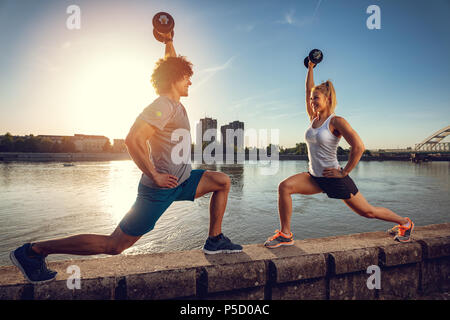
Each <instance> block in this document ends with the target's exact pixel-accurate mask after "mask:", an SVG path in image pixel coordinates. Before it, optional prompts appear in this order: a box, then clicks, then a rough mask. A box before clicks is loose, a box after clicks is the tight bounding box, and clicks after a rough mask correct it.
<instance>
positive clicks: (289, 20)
mask: <svg viewBox="0 0 450 320" xmlns="http://www.w3.org/2000/svg"><path fill="white" fill-rule="evenodd" d="M294 14H295V10H291V11H289V12H287V13H285V14H284V17H283V20H279V21H276V22H277V23H281V24H289V25H294V24H295V19H294Z"/></svg>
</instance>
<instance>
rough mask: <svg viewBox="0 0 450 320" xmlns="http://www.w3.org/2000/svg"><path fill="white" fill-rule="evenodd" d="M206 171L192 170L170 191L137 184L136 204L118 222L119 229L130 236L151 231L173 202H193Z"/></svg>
mask: <svg viewBox="0 0 450 320" xmlns="http://www.w3.org/2000/svg"><path fill="white" fill-rule="evenodd" d="M205 171H206V170H192V171H191V175H190V176H189V178H188V179H187V180H186V181H184V182H183V183H182V184H180V185H179V186H177V187H175V188H172V189H156V188H150V187H147V186H145V185H143V184H142V183H139V187H138V195H137V199H136V202H135V203H134V205H133V207H132V208H131V209H130V211H128V213H127V214H126V215H125V217H123V219H122V221H120V224H119V226H120V229H122V231H123V232H124V233H126V234H128V235H130V236H135V237H137V236H142V235H143V234H145V233H147V232H149V231H151V230H153V228H154V227H155V223H156V221H158V219H159V218H160V217H161V216H162V214H163V213H164V211H166V209H167V208H168V207H169V206H170V205H171V204H172V202H174V201H185V200H188V201H194V199H195V192H196V190H197V186H198V183H199V182H200V179H201V178H202V175H203V173H204V172H205Z"/></svg>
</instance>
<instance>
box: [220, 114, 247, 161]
mask: <svg viewBox="0 0 450 320" xmlns="http://www.w3.org/2000/svg"><path fill="white" fill-rule="evenodd" d="M239 129H241V130H239ZM227 130H232V131H229V134H230V133H232V136H231V137H230V135H228V136H227ZM220 132H221V135H222V136H221V141H222V147H223V154H224V155H225V154H226V153H227V152H226V151H227V149H228V150H233V153H236V152H244V123H243V122H240V121H233V122H230V123H229V124H227V125H224V126H221V127H220ZM230 138H231V139H230Z"/></svg>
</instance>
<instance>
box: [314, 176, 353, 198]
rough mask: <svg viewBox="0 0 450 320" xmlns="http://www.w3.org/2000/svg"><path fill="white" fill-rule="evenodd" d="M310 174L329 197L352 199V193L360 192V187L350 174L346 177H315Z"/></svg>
mask: <svg viewBox="0 0 450 320" xmlns="http://www.w3.org/2000/svg"><path fill="white" fill-rule="evenodd" d="M308 173H309V172H308ZM309 175H310V176H311V177H312V178H313V179H314V181H316V182H317V184H318V185H319V187H320V188H321V189H322V191H323V192H324V193H326V194H327V196H328V197H329V198H334V199H350V197H351V194H353V195H356V194H357V193H358V188H357V187H356V185H355V183H354V182H353V180H352V178H350V176H348V175H347V176H345V177H344V178H326V177H314V176H313V175H312V174H311V173H309Z"/></svg>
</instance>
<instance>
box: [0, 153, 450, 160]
mask: <svg viewBox="0 0 450 320" xmlns="http://www.w3.org/2000/svg"><path fill="white" fill-rule="evenodd" d="M337 157H338V160H339V161H347V160H348V155H338V156H337ZM197 158H199V157H196V156H195V155H194V154H192V157H191V160H195V159H197ZM268 159H270V158H268ZM115 160H131V157H130V155H129V154H128V153H27V152H0V162H13V161H25V162H51V161H53V162H54V161H57V162H58V161H59V162H74V161H115ZM245 160H246V161H248V160H249V156H248V155H246V157H245ZM258 160H260V158H258ZM278 160H280V161H286V160H293V161H295V160H306V161H308V156H307V155H290V154H280V155H278ZM360 161H411V156H410V155H409V154H402V155H388V154H381V155H379V156H363V157H362V158H361V160H360ZM425 161H450V155H445V154H444V155H428V156H427V158H426V159H425Z"/></svg>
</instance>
